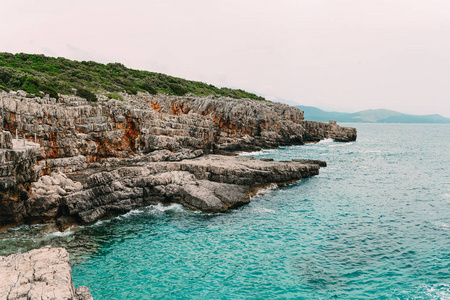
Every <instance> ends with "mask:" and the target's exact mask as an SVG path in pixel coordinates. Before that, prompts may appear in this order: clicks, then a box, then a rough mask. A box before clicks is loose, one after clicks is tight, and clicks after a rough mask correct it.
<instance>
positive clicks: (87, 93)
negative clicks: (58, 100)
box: [76, 88, 98, 102]
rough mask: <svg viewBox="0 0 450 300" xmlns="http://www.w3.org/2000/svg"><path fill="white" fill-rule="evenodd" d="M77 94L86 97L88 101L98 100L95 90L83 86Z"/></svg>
mask: <svg viewBox="0 0 450 300" xmlns="http://www.w3.org/2000/svg"><path fill="white" fill-rule="evenodd" d="M76 95H77V96H78V97H81V98H85V99H86V100H87V101H90V102H97V101H98V99H97V96H95V94H94V93H93V92H91V91H89V90H86V89H83V88H79V89H77V93H76Z"/></svg>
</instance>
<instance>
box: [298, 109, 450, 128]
mask: <svg viewBox="0 0 450 300" xmlns="http://www.w3.org/2000/svg"><path fill="white" fill-rule="evenodd" d="M296 107H297V108H299V109H301V110H303V111H304V112H305V119H307V120H311V121H317V122H328V121H329V120H334V121H338V122H348V123H433V124H437V123H443V124H450V118H446V117H443V116H441V115H438V114H433V115H408V114H404V113H401V112H397V111H393V110H388V109H368V110H363V111H359V112H355V113H345V112H336V111H324V110H321V109H319V108H317V107H313V106H303V105H297V106H296Z"/></svg>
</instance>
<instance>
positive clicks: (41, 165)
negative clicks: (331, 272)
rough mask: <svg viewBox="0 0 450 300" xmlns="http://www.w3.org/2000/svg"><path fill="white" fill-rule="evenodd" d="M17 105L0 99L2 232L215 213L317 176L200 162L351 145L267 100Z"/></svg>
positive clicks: (65, 99) (308, 168)
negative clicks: (181, 208) (121, 216)
mask: <svg viewBox="0 0 450 300" xmlns="http://www.w3.org/2000/svg"><path fill="white" fill-rule="evenodd" d="M25 96H26V95H25V94H24V93H21V92H18V93H15V94H14V95H13V94H6V93H2V94H0V109H1V114H0V126H1V127H0V129H3V130H4V131H3V132H2V133H1V135H0V148H2V150H0V159H2V161H1V162H2V169H1V174H0V192H1V193H0V195H1V196H0V207H2V210H0V225H11V224H20V223H24V222H28V223H29V222H55V221H58V222H59V223H60V225H61V227H62V228H64V226H65V224H69V223H71V222H92V221H94V220H96V219H99V218H104V217H108V216H111V215H114V214H117V213H122V212H125V211H127V210H129V209H132V208H134V207H138V206H143V205H148V204H150V203H155V202H178V203H182V204H183V205H185V206H187V207H189V208H192V209H199V210H203V211H209V212H214V211H223V210H226V209H228V208H231V207H235V206H237V205H241V204H243V203H246V202H248V201H249V199H250V198H249V197H250V195H251V194H252V191H253V190H254V189H256V188H260V187H264V186H267V185H268V184H271V183H277V184H284V183H288V182H292V181H295V180H298V179H300V178H303V177H307V176H311V175H315V174H317V173H318V169H319V165H318V163H317V162H315V163H314V162H311V161H303V162H268V161H257V160H253V159H250V158H242V157H241V158H239V157H231V156H227V157H224V156H221V157H218V156H214V155H212V156H205V155H207V154H227V153H231V152H235V151H250V150H257V149H260V148H271V147H278V146H281V145H293V144H303V143H305V142H311V141H318V140H320V139H323V138H333V139H335V140H337V141H352V140H355V139H356V130H355V129H354V128H345V127H339V126H337V125H335V124H327V123H317V122H309V121H305V120H304V119H303V112H302V111H300V110H299V109H297V108H294V107H291V106H288V105H284V104H279V103H272V102H265V101H254V100H245V99H239V100H237V99H231V98H218V99H216V98H214V97H208V98H198V97H176V96H165V95H157V96H153V95H149V94H138V95H135V96H131V95H123V98H124V99H123V100H121V101H119V100H114V99H107V98H106V97H103V98H100V101H99V102H98V103H95V104H92V103H89V102H87V101H86V100H84V99H82V98H78V97H69V96H61V97H60V99H59V100H56V99H53V98H49V97H46V98H43V99H41V98H32V99H30V98H26V97H25ZM11 134H12V135H13V137H15V136H16V135H17V137H18V138H19V139H11ZM21 139H22V140H21Z"/></svg>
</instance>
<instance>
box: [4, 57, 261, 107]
mask: <svg viewBox="0 0 450 300" xmlns="http://www.w3.org/2000/svg"><path fill="white" fill-rule="evenodd" d="M18 89H21V90H24V91H26V92H27V93H30V94H34V95H36V96H39V95H40V93H39V92H40V91H42V92H44V93H46V94H49V95H50V96H52V97H55V98H57V97H58V93H60V94H74V89H77V90H80V89H82V90H83V91H82V93H84V94H87V93H86V92H90V93H91V94H92V93H98V92H106V93H110V94H111V93H112V94H114V93H117V92H127V93H129V94H136V93H137V92H139V91H140V92H149V93H151V94H157V93H165V94H170V95H178V96H182V95H185V94H188V93H191V94H194V95H197V96H208V95H214V96H226V97H231V98H236V99H241V98H250V99H255V100H265V99H264V98H263V97H260V96H257V95H255V94H252V93H249V92H246V91H243V90H240V89H230V88H225V87H223V88H218V87H215V86H213V85H211V84H206V83H203V82H198V81H191V80H186V79H182V78H177V77H173V76H169V75H165V74H161V73H155V72H148V71H140V70H133V69H130V68H127V67H125V66H124V65H123V64H120V63H109V64H106V65H105V64H101V63H97V62H93V61H81V62H80V61H74V60H70V59H66V58H63V57H58V58H54V57H48V56H45V55H42V54H25V53H18V54H11V53H0V90H5V91H9V90H18ZM90 96H91V97H90V99H92V100H93V101H95V99H96V98H94V97H92V95H90Z"/></svg>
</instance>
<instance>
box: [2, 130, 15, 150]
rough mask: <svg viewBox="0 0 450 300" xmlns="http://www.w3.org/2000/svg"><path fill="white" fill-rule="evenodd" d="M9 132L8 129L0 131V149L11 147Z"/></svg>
mask: <svg viewBox="0 0 450 300" xmlns="http://www.w3.org/2000/svg"><path fill="white" fill-rule="evenodd" d="M12 148H13V144H12V139H11V133H10V132H8V131H0V149H12Z"/></svg>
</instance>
